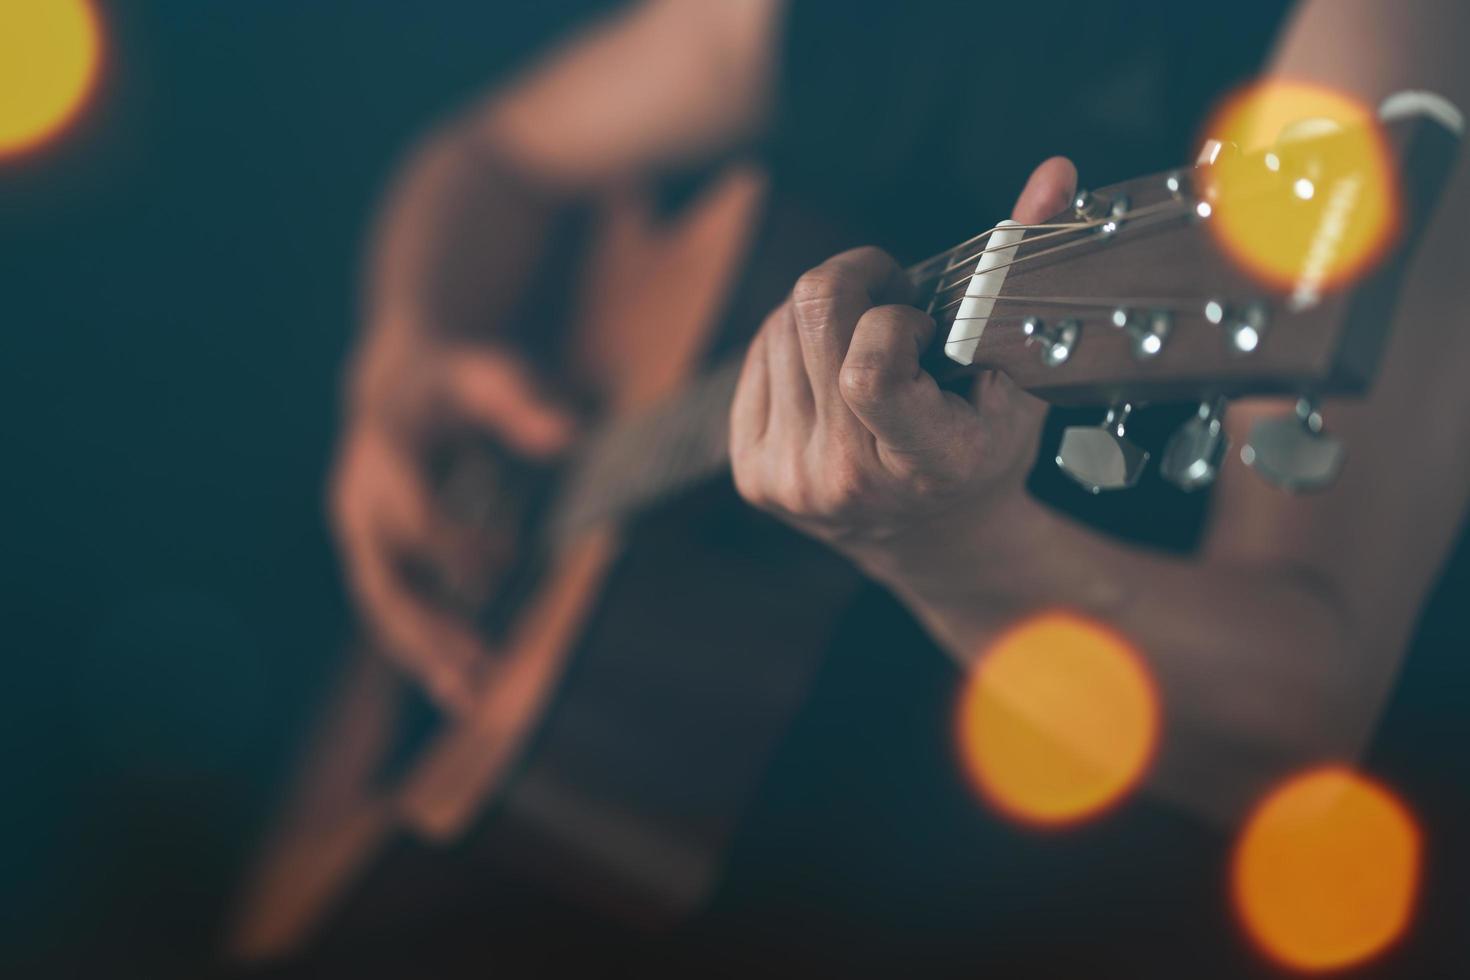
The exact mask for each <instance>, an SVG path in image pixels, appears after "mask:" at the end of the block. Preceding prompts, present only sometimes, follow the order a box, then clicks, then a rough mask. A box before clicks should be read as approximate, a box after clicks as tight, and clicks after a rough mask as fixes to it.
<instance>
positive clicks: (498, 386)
mask: <svg viewBox="0 0 1470 980" xmlns="http://www.w3.org/2000/svg"><path fill="white" fill-rule="evenodd" d="M443 356H444V358H445V361H444V375H443V377H444V390H445V394H446V395H447V396H448V398H449V400H450V403H451V406H452V407H453V409H454V410H455V411H456V412H458V413H459V414H461V415H463V416H464V417H465V418H466V419H468V420H470V421H473V422H477V423H479V424H480V425H483V426H484V427H485V428H486V429H487V430H489V431H490V432H491V433H492V434H494V435H495V436H497V437H499V438H501V439H504V440H505V442H506V443H508V444H509V445H510V446H511V448H513V449H516V450H519V451H521V452H524V453H526V454H528V455H531V456H548V455H551V454H553V453H556V452H558V451H560V450H561V449H563V448H565V447H566V445H567V443H568V442H570V441H571V439H572V436H573V433H574V429H575V428H576V420H575V419H574V418H573V417H572V415H571V413H570V412H568V411H567V410H565V409H563V408H561V407H560V406H558V405H555V404H553V403H552V402H551V401H550V400H549V399H548V398H547V397H546V396H545V395H544V394H543V393H542V392H541V390H540V388H539V386H538V385H537V384H536V383H535V381H534V379H533V378H532V376H531V372H530V371H529V370H528V369H527V368H526V367H525V366H524V365H523V364H521V363H520V362H519V361H518V360H517V359H515V358H513V357H510V356H509V355H507V354H504V353H501V352H498V351H493V350H488V351H487V350H485V349H483V348H469V347H460V348H457V349H454V350H451V351H447V352H446V353H445V354H444V355H443Z"/></svg>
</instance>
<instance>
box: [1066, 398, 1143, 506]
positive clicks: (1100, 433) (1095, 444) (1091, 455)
mask: <svg viewBox="0 0 1470 980" xmlns="http://www.w3.org/2000/svg"><path fill="white" fill-rule="evenodd" d="M1132 411H1133V406H1132V405H1130V404H1128V403H1127V402H1124V403H1123V404H1121V405H1115V406H1113V407H1112V408H1110V409H1108V416H1107V418H1105V419H1103V424H1102V425H1100V426H1091V425H1072V426H1068V427H1067V429H1066V430H1065V431H1063V432H1062V444H1061V445H1060V446H1059V447H1058V448H1057V467H1058V468H1059V469H1060V470H1061V471H1062V472H1063V473H1065V474H1067V475H1068V476H1069V477H1071V478H1072V479H1074V480H1076V481H1077V482H1078V483H1080V484H1081V485H1082V487H1083V488H1084V489H1085V490H1087V491H1088V492H1089V493H1102V492H1103V491H1104V490H1122V489H1125V488H1127V487H1131V486H1133V484H1135V483H1137V482H1138V477H1139V476H1140V475H1141V474H1142V473H1143V468H1144V466H1146V465H1147V464H1148V453H1147V452H1146V451H1144V450H1143V449H1141V448H1140V447H1139V446H1137V445H1135V444H1134V443H1132V442H1130V441H1129V440H1128V438H1127V425H1128V416H1129V414H1131V413H1132Z"/></svg>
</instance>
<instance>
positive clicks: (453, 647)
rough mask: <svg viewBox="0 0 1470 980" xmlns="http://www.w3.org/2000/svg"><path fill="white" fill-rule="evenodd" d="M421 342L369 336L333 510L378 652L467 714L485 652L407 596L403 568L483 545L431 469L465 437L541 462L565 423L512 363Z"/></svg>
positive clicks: (425, 602)
mask: <svg viewBox="0 0 1470 980" xmlns="http://www.w3.org/2000/svg"><path fill="white" fill-rule="evenodd" d="M427 333H428V332H427V331H424V330H422V329H418V328H417V327H416V325H412V324H402V323H385V324H382V325H381V326H380V328H379V329H377V330H374V331H372V332H370V333H369V335H368V339H367V340H366V341H365V347H364V350H363V351H362V352H361V353H360V356H359V359H358V361H357V363H356V365H355V368H354V370H353V374H352V377H351V379H350V381H351V401H350V404H349V413H348V418H347V423H346V426H345V433H344V436H343V438H342V443H341V446H340V450H339V455H338V459H337V463H336V467H335V472H334V475H333V478H332V481H331V490H330V498H331V499H330V508H331V512H332V518H333V523H334V525H335V528H336V531H337V536H338V539H339V542H340V545H341V548H342V554H343V559H344V563H345V565H346V571H347V576H348V580H349V584H350V586H351V588H352V590H353V592H354V594H355V597H356V599H357V602H358V605H359V607H360V609H361V612H362V614H363V615H364V616H365V618H366V619H367V621H368V623H369V625H370V626H371V627H372V628H373V629H374V630H375V631H376V633H377V636H378V639H379V640H380V642H381V643H382V644H383V646H384V648H385V650H386V651H387V652H388V653H389V654H390V655H391V656H392V657H393V658H394V659H395V660H396V661H397V662H398V663H399V664H400V665H401V666H402V667H403V668H405V669H406V670H407V671H408V672H409V673H410V674H411V675H412V676H414V677H415V678H416V679H417V680H418V681H419V682H420V683H422V684H423V685H424V687H425V688H426V690H427V691H428V692H429V693H430V695H431V696H432V697H433V698H434V699H435V700H436V701H437V702H438V703H439V704H440V705H441V706H443V707H444V708H446V709H448V710H451V711H455V712H464V711H466V710H468V709H469V707H470V706H471V701H472V695H473V693H474V691H475V688H476V680H477V677H478V675H479V673H480V672H481V670H482V668H483V667H484V665H485V663H486V661H487V657H488V655H489V650H488V649H487V648H486V646H485V644H484V641H483V640H482V639H481V638H480V637H479V636H478V635H477V633H476V631H475V629H474V626H473V624H472V623H471V622H470V621H468V619H467V617H466V616H464V615H462V614H456V613H453V612H451V611H449V610H448V608H447V607H446V606H445V605H444V604H443V603H439V602H435V601H434V600H433V598H432V597H430V596H427V595H425V594H423V592H422V591H421V590H419V589H417V588H415V587H414V584H413V583H411V582H409V581H408V580H406V579H405V577H404V575H403V568H404V564H405V562H406V561H415V562H418V563H421V564H424V565H427V566H429V567H431V568H438V569H447V570H453V569H454V568H456V567H459V566H462V565H463V564H464V563H465V561H466V560H467V559H469V560H471V561H473V560H474V556H473V555H467V552H469V551H473V550H475V549H477V548H480V547H482V545H483V541H482V540H481V539H479V538H478V532H477V530H476V529H474V528H469V527H466V526H464V525H462V524H459V525H457V524H455V523H454V522H453V521H452V520H451V519H450V518H449V516H448V515H446V514H445V513H444V512H443V510H442V508H441V507H440V506H439V504H438V502H437V501H436V499H435V495H434V488H433V487H432V486H431V480H430V475H429V472H428V465H429V460H430V458H431V455H432V453H433V451H434V449H435V448H436V447H437V446H440V445H442V444H443V442H444V441H445V440H446V438H448V437H450V436H451V435H453V434H459V435H463V433H464V432H465V431H466V429H477V430H479V431H481V432H483V433H484V434H486V435H487V436H489V437H490V438H492V439H494V440H497V441H499V442H500V443H502V444H504V445H505V446H507V447H508V448H509V449H510V450H511V451H513V452H517V453H521V454H524V455H526V456H530V457H533V458H544V457H546V456H549V455H552V454H554V453H556V452H557V451H559V450H560V449H562V448H563V447H564V446H565V445H566V443H567V442H568V440H569V439H570V437H571V434H572V420H571V418H570V416H569V415H568V414H567V413H566V412H564V411H563V410H561V409H559V408H557V407H555V406H553V405H552V404H551V403H550V402H548V401H547V400H546V399H544V398H543V397H542V396H541V395H540V394H539V393H538V391H537V389H536V386H535V385H534V383H533V381H532V379H531V376H530V374H529V372H528V371H527V370H526V368H525V367H524V366H523V365H522V364H521V363H520V362H519V361H518V360H517V359H516V358H515V357H514V356H513V355H511V354H509V353H507V352H503V351H499V350H496V349H492V348H487V347H484V346H479V345H469V344H452V345H451V344H446V343H444V342H442V341H437V340H434V339H431V338H429V337H428V336H426V334H427Z"/></svg>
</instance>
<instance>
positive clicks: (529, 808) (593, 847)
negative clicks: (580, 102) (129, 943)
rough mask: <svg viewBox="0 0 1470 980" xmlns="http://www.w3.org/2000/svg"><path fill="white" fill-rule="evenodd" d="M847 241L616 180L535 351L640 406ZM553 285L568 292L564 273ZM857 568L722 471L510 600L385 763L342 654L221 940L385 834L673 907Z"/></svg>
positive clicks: (728, 183)
mask: <svg viewBox="0 0 1470 980" xmlns="http://www.w3.org/2000/svg"><path fill="white" fill-rule="evenodd" d="M850 244H851V242H849V241H846V240H844V239H843V238H842V236H841V235H840V233H837V232H834V231H833V230H832V229H830V228H828V227H826V226H824V225H823V224H822V223H821V222H817V221H813V220H810V219H809V218H807V217H806V216H805V215H803V214H801V213H799V212H797V211H795V210H794V209H791V208H789V207H787V206H784V205H782V204H780V203H776V202H773V201H772V200H770V198H769V196H768V194H767V188H766V185H765V181H764V179H763V178H762V176H761V175H759V174H758V173H756V172H754V171H753V170H750V169H748V168H743V167H736V168H732V169H731V170H729V171H726V172H725V173H723V174H721V175H720V176H719V177H717V178H716V179H714V180H712V181H710V182H709V183H708V184H707V185H706V186H705V187H704V188H703V189H702V190H701V191H700V193H699V194H698V195H697V196H696V198H695V199H694V200H693V201H692V202H691V203H689V204H687V205H686V206H684V207H683V208H681V209H680V210H679V211H678V212H677V213H676V214H675V215H673V216H672V217H671V218H669V219H667V220H665V219H661V218H659V217H658V216H656V215H655V214H654V213H653V209H652V208H651V206H650V205H649V204H648V202H647V200H646V198H644V197H643V196H641V195H639V194H636V193H629V194H626V195H622V196H618V197H616V198H614V199H612V200H609V201H607V202H605V203H604V204H603V205H602V206H601V207H600V208H599V209H598V211H597V213H596V215H595V217H594V220H593V222H592V227H591V229H590V232H589V234H588V240H587V241H586V242H585V244H584V247H583V248H582V249H581V250H580V251H581V252H582V254H583V256H584V257H583V260H582V262H581V263H580V270H579V274H578V275H577V276H575V277H572V279H573V280H575V284H574V288H576V290H577V293H576V295H575V297H574V298H573V299H572V301H571V303H570V304H569V306H570V315H569V316H568V318H567V321H568V322H567V323H566V324H564V326H563V330H564V333H563V336H562V341H561V342H560V343H558V344H557V345H555V346H556V347H558V348H560V349H562V350H565V351H567V352H568V353H567V355H566V357H565V358H564V361H563V364H562V370H563V372H564V377H565V378H566V380H567V382H568V386H569V387H572V388H575V389H576V390H578V391H579V392H582V393H584V394H587V395H590V399H589V400H592V401H595V403H597V404H598V405H599V406H602V408H601V411H602V415H603V418H602V419H601V421H603V422H609V421H611V422H616V421H617V420H618V419H619V418H622V417H636V416H637V415H638V413H640V412H641V411H644V410H646V409H647V408H648V407H649V406H650V405H653V404H655V403H658V402H660V401H661V400H663V399H665V398H667V397H668V396H669V395H670V394H671V393H673V392H676V391H677V390H679V389H680V388H681V387H683V386H685V385H686V383H687V382H688V381H689V380H690V379H691V378H692V377H693V376H694V375H696V374H697V373H698V372H699V370H700V368H701V365H702V363H703V362H704V361H706V360H708V357H709V355H710V354H711V353H712V352H714V351H717V350H719V349H720V348H722V347H734V348H735V349H738V347H739V346H740V345H742V344H743V343H744V341H745V340H747V339H748V338H749V336H750V335H752V334H753V332H754V330H755V329H756V327H758V325H759V322H760V319H761V317H762V316H763V315H764V313H765V312H766V311H768V310H769V309H771V308H773V307H774V306H775V305H777V304H778V303H779V302H780V301H781V299H782V298H783V297H784V295H785V293H786V291H787V290H788V289H789V288H790V283H791V282H792V281H793V279H794V278H795V276H797V275H798V274H799V273H800V272H801V271H803V270H805V269H806V268H809V267H810V266H812V265H814V264H816V263H817V262H819V261H821V260H822V259H823V258H825V257H826V256H828V255H830V254H832V253H833V252H834V251H837V250H840V249H841V248H843V247H846V246H848V245H850ZM753 257H754V259H755V261H752V258H753ZM550 278H551V279H552V280H553V281H555V282H556V283H558V284H559V286H560V287H561V288H569V287H568V283H569V279H568V277H567V275H566V273H565V272H564V271H559V272H558V273H557V274H556V275H554V276H551V277H550ZM722 327H724V328H726V329H727V330H731V328H732V327H733V330H731V333H732V335H731V336H724V337H721V336H718V334H719V332H720V328H722ZM630 542H631V544H632V547H629V544H630ZM858 584H859V579H858V577H857V574H856V573H855V572H854V571H853V570H852V569H851V568H850V567H849V566H847V565H846V564H845V563H844V562H842V561H840V560H839V559H837V558H836V557H835V556H833V555H832V554H831V553H830V552H828V551H826V550H825V549H823V548H821V547H820V546H818V545H815V544H813V543H811V542H809V541H806V540H805V539H803V538H800V537H799V536H797V535H795V534H794V533H792V532H790V531H788V530H786V529H785V528H783V527H781V526H779V525H778V524H776V523H775V522H774V521H772V520H770V519H769V518H766V517H763V516H761V515H758V514H756V513H754V512H753V511H750V510H749V509H748V508H745V507H744V506H742V505H741V504H740V502H739V501H738V498H737V497H736V496H735V494H734V492H733V489H732V488H731V487H730V486H729V481H728V479H720V480H716V481H712V482H711V483H710V484H709V485H707V486H704V487H700V488H697V489H695V490H693V491H691V492H689V493H686V494H684V495H682V496H681V497H679V498H678V499H676V500H674V501H673V502H672V503H671V504H670V505H668V506H665V507H662V508H660V509H659V510H658V511H656V512H653V513H650V514H648V515H645V516H643V517H640V518H638V519H637V520H636V521H635V522H634V523H633V525H632V526H618V525H617V524H614V523H611V522H604V523H601V524H599V525H597V526H594V527H592V528H590V529H587V530H584V531H583V532H581V533H579V534H578V535H577V536H576V537H575V539H574V540H572V541H571V542H569V543H568V544H567V545H566V546H565V547H563V548H561V549H559V550H558V551H556V552H555V553H554V554H553V555H551V556H550V558H549V560H548V561H547V563H546V566H545V568H544V569H543V570H542V571H541V573H540V574H539V575H538V576H537V578H536V580H535V585H534V587H533V588H531V589H530V590H529V591H528V593H527V594H526V596H525V598H524V599H523V600H521V601H520V602H518V603H517V605H516V608H515V609H514V610H513V614H512V615H511V616H510V618H509V620H508V624H507V627H506V629H505V630H504V631H503V634H502V636H501V637H500V639H499V641H498V642H497V654H498V655H497V661H496V665H495V668H494V670H495V673H494V682H493V683H492V684H491V685H490V686H489V687H488V689H487V691H486V694H485V697H484V700H483V702H482V705H481V710H480V713H479V715H478V717H477V719H475V721H474V722H473V723H461V724H446V723H438V724H434V725H432V726H431V731H430V732H429V733H428V735H427V737H423V738H419V739H418V740H417V742H418V745H417V746H416V747H415V750H414V751H413V752H412V753H411V754H410V756H409V758H408V759H407V761H406V763H405V764H403V765H401V766H397V767H396V768H398V769H400V770H401V772H396V773H389V774H388V775H387V776H386V777H385V770H388V769H390V768H394V767H393V766H392V763H393V761H394V760H395V759H396V758H397V757H400V756H402V754H403V752H402V746H401V742H402V737H403V735H402V731H403V729H404V727H405V724H406V718H407V717H408V716H409V715H411V714H412V711H411V708H410V706H411V703H412V702H413V701H414V700H415V698H416V695H415V694H414V692H412V691H411V690H410V689H409V688H408V687H407V682H406V681H405V680H403V679H402V678H401V676H400V675H399V674H398V673H397V672H396V671H395V670H394V669H393V668H392V667H390V666H389V665H388V661H387V660H386V659H385V658H384V657H383V656H382V655H381V654H380V653H378V652H376V651H374V650H372V649H371V646H370V644H364V645H362V646H361V648H360V649H358V650H356V651H354V653H353V655H352V657H351V658H350V662H349V663H348V665H347V667H346V669H345V671H344V674H343V677H342V679H341V680H340V682H339V683H338V685H337V687H336V689H335V690H334V691H333V693H332V697H331V704H330V705H329V706H328V708H327V710H326V711H325V712H324V713H323V716H322V719H323V720H322V723H321V727H320V729H319V731H318V733H317V735H316V738H315V741H314V745H313V747H312V748H311V750H310V751H309V752H308V753H306V755H305V757H304V760H303V765H302V768H301V771H300V773H299V775H298V778H297V785H296V788H295V791H294V793H293V794H292V796H291V799H290V801H289V802H288V805H287V807H286V808H285V810H284V815H283V818H282V819H281V820H280V821H279V824H278V826H277V827H276V828H275V831H274V833H273V834H272V838H271V840H270V841H269V843H268V846H267V847H266V848H265V850H264V852H263V854H262V856H261V859H260V861H259V862H258V864H257V866H256V868H255V870H254V874H253V876H252V880H251V881H250V883H249V885H248V888H247V890H246V892H245V894H244V896H243V900H242V903H241V905H240V910H239V914H238V916H237V917H236V920H235V925H234V928H233V931H232V938H231V945H232V947H233V949H234V951H235V952H237V953H238V954H239V955H242V956H245V957H247V958H269V957H277V956H280V955H284V954H286V953H288V952H290V951H292V950H293V949H295V948H297V947H299V946H300V945H301V944H302V943H303V942H304V941H306V940H307V939H308V938H309V936H310V935H311V933H312V931H313V930H314V929H315V928H316V927H317V926H319V925H321V924H323V923H324V921H325V920H326V919H327V917H328V914H329V913H330V911H331V909H332V908H333V907H334V906H335V904H336V903H337V902H338V901H339V900H340V899H342V898H343V897H344V895H346V894H347V893H348V892H349V890H350V889H351V888H352V886H353V885H354V883H356V882H358V881H359V880H363V878H364V875H367V876H368V877H367V879H366V880H365V885H366V887H367V888H368V889H369V890H371V889H372V888H374V887H375V885H374V880H375V879H374V877H373V874H372V871H373V868H374V866H375V864H379V863H381V861H382V855H383V854H384V852H385V850H388V851H391V853H392V854H393V858H392V860H393V861H394V862H397V863H399V864H402V863H403V862H405V861H407V862H409V863H412V861H413V857H412V854H413V852H414V850H415V846H412V845H411V846H409V847H408V848H407V849H406V851H407V856H406V854H405V848H404V847H403V846H402V844H401V841H402V840H403V839H405V838H407V839H410V840H417V841H420V842H421V844H420V845H417V847H418V848H420V849H423V850H425V851H427V850H431V849H433V848H437V847H442V846H444V845H448V844H450V843H452V842H457V841H464V842H465V843H463V844H461V845H460V847H458V848H457V849H456V853H461V852H462V851H463V849H464V848H466V847H467V848H469V849H470V850H471V851H472V852H473V853H475V854H476V855H479V856H488V857H489V858H490V860H491V861H492V862H493V864H494V865H496V866H501V867H504V866H505V865H507V864H509V865H518V866H520V867H521V868H522V869H523V870H524V871H525V872H527V873H530V874H532V875H534V876H536V877H538V878H540V879H541V880H543V881H544V882H547V883H549V884H551V885H552V886H553V887H555V888H557V889H558V890H561V891H564V892H569V893H572V894H574V895H575V897H576V898H578V899H580V900H584V901H588V902H591V903H592V904H594V905H595V906H597V907H599V908H600V909H602V910H606V911H614V912H616V913H618V914H620V915H622V916H624V917H628V916H631V917H633V918H635V919H637V920H639V921H642V922H645V923H656V922H660V921H667V920H669V919H672V918H677V917H680V916H682V915H684V914H686V913H688V912H690V911H692V910H693V909H695V908H697V907H698V906H699V905H700V904H701V902H702V901H703V899H704V898H705V897H706V896H707V895H708V894H709V892H710V890H711V889H712V887H713V886H714V884H715V882H716V880H717V876H718V873H719V869H720V860H721V856H722V854H723V852H724V849H725V846H726V844H727V842H728V839H729V836H730V834H731V832H732V831H733V829H734V827H735V825H736V822H737V821H738V818H739V816H740V813H741V811H742V809H743V807H744V805H745V803H746V802H747V800H748V798H749V796H750V794H751V793H752V792H753V790H754V788H755V786H756V784H757V781H758V779H759V776H760V773H761V771H762V768H763V764H764V762H765V760H766V758H767V757H768V755H769V753H770V751H771V750H772V748H773V747H774V745H775V742H776V741H777V739H778V738H779V737H780V735H781V733H782V731H783V730H784V728H785V726H786V724H787V722H788V721H789V720H790V718H791V717H792V715H793V714H794V713H795V712H796V710H797V709H798V707H799V705H800V703H801V700H802V697H803V694H804V692H805V690H806V687H807V684H808V682H809V680H810V678H811V676H812V673H813V671H814V669H815V667H816V665H817V663H818V661H819V659H820V656H821V653H822V652H823V650H824V648H825V645H826V639H827V636H828V634H829V632H830V630H831V628H832V625H833V624H834V622H835V620H836V618H837V616H838V615H839V614H840V613H841V611H842V610H843V609H844V608H845V607H846V605H847V604H848V603H849V602H850V600H851V597H852V596H853V595H854V593H855V591H856V588H857V586H858ZM752 609H756V610H759V615H748V614H746V613H747V612H748V611H749V610H752ZM773 624H780V628H779V629H773V628H772V625H773ZM419 713H420V714H422V708H420V709H419ZM467 837H468V838H469V840H468V841H466V838H467ZM392 845H396V846H392ZM385 887H386V889H387V890H389V891H392V890H395V888H396V886H392V885H387V886H385ZM384 899H385V900H386V901H388V902H390V903H392V902H396V901H402V900H403V895H402V894H399V895H397V896H391V895H390V896H384ZM373 901H374V899H373V897H372V896H371V895H366V896H359V897H358V899H357V900H356V902H357V903H359V904H360V903H362V902H366V903H368V904H369V905H371V904H372V902H373Z"/></svg>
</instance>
